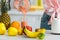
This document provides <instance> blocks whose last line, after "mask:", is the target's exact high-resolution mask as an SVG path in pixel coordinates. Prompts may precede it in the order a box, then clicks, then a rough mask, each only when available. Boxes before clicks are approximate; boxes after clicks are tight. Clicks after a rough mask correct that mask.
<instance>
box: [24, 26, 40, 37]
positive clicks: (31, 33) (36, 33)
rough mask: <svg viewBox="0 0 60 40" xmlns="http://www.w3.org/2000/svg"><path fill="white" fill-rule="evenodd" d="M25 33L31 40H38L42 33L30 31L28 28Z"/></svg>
mask: <svg viewBox="0 0 60 40" xmlns="http://www.w3.org/2000/svg"><path fill="white" fill-rule="evenodd" d="M24 32H25V34H26V36H27V37H30V38H36V37H37V36H38V34H39V33H40V32H32V31H29V30H28V29H27V28H26V27H25V29H24Z"/></svg>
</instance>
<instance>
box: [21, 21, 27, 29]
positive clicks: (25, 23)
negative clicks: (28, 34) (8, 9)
mask: <svg viewBox="0 0 60 40" xmlns="http://www.w3.org/2000/svg"><path fill="white" fill-rule="evenodd" d="M27 25H28V23H27V22H25V21H22V22H21V26H22V28H23V29H24V27H25V26H27Z"/></svg>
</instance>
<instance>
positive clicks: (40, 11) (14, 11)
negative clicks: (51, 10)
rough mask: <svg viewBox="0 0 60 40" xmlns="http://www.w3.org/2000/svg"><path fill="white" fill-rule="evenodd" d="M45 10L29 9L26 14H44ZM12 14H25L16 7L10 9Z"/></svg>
mask: <svg viewBox="0 0 60 40" xmlns="http://www.w3.org/2000/svg"><path fill="white" fill-rule="evenodd" d="M43 12H44V11H43V10H36V11H29V12H27V13H26V14H27V15H43ZM8 13H9V14H10V15H23V14H22V12H20V11H18V10H16V9H11V10H10V11H8Z"/></svg>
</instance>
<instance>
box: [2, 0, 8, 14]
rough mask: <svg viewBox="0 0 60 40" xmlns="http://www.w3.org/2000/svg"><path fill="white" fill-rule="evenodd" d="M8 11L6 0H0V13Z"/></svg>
mask: <svg viewBox="0 0 60 40" xmlns="http://www.w3.org/2000/svg"><path fill="white" fill-rule="evenodd" d="M7 11H8V9H7V4H6V0H1V13H6V12H7Z"/></svg>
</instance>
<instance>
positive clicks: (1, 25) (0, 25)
mask: <svg viewBox="0 0 60 40" xmlns="http://www.w3.org/2000/svg"><path fill="white" fill-rule="evenodd" d="M5 33H6V27H5V25H4V23H0V34H1V35H3V34H5Z"/></svg>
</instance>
